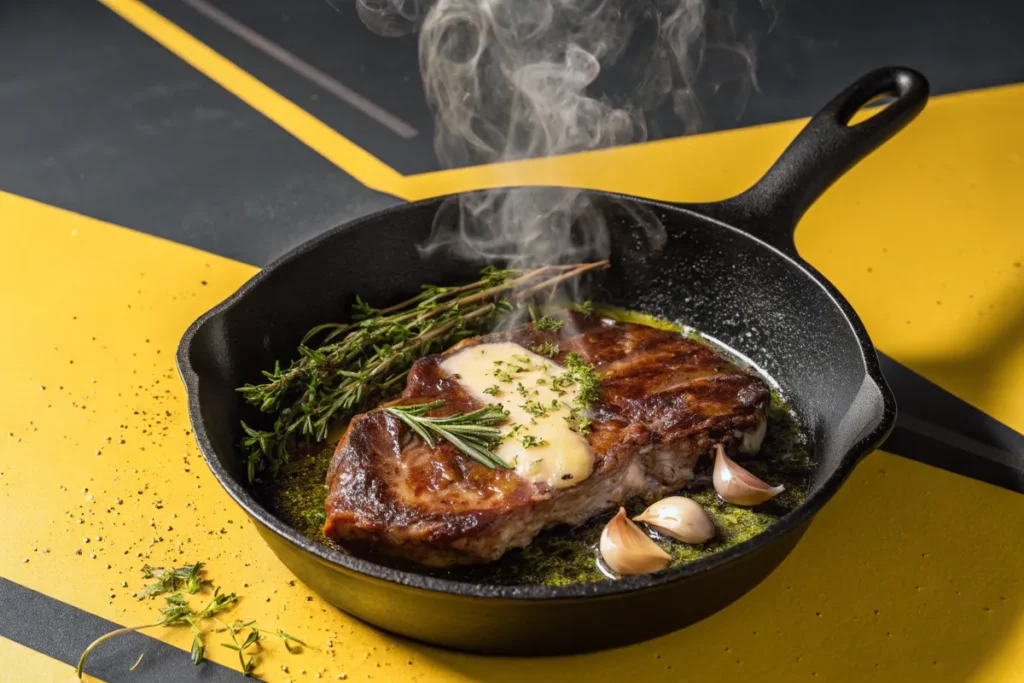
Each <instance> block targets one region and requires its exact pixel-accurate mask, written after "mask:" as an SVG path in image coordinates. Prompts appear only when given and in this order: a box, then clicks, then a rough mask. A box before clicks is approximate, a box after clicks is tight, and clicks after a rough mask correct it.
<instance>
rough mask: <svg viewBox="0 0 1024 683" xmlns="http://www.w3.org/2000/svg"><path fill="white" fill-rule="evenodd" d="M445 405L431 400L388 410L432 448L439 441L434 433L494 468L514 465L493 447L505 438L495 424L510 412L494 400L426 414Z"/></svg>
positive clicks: (504, 418) (507, 467) (481, 462)
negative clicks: (472, 407) (440, 414)
mask: <svg viewBox="0 0 1024 683" xmlns="http://www.w3.org/2000/svg"><path fill="white" fill-rule="evenodd" d="M443 405H444V401H431V402H430V403H418V404H416V405H409V406H391V407H390V408H386V410H387V412H388V413H389V414H391V415H394V416H395V417H397V418H398V419H399V420H401V421H402V422H404V423H405V424H406V425H408V426H409V429H411V430H413V431H414V432H416V433H417V434H418V435H419V437H420V438H421V439H423V440H424V441H426V442H427V445H428V446H430V447H431V448H433V447H434V446H435V444H436V441H435V438H434V437H440V438H442V439H444V440H445V441H447V442H448V443H450V444H451V445H453V446H455V447H456V448H457V449H459V450H460V451H461V452H462V453H465V454H466V455H468V456H469V457H471V458H473V459H474V460H476V461H477V462H478V463H480V464H481V465H484V466H486V467H489V468H491V469H492V470H493V469H494V468H495V467H501V468H502V469H506V470H508V469H512V466H511V465H509V464H508V463H507V462H505V461H504V460H502V459H501V458H499V457H498V456H497V455H495V454H494V452H493V451H492V450H491V449H493V448H494V447H495V446H496V445H498V443H499V442H500V441H501V439H502V433H501V430H500V429H498V428H497V427H496V426H495V425H499V424H501V423H502V422H504V421H505V420H507V419H508V413H507V412H505V409H504V408H502V407H501V405H500V404H497V405H494V404H492V405H489V406H486V407H484V408H480V409H479V410H474V411H473V412H470V413H455V414H454V415H449V416H447V417H426V414H427V413H428V412H430V411H431V410H433V409H434V408H440V407H441V406H443Z"/></svg>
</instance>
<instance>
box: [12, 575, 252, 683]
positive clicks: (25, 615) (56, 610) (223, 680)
mask: <svg viewBox="0 0 1024 683" xmlns="http://www.w3.org/2000/svg"><path fill="white" fill-rule="evenodd" d="M155 604H156V603H154V605H155ZM154 613H155V610H154ZM121 627H122V624H115V623H114V622H112V621H107V620H106V619H103V618H101V617H98V616H96V615H95V614H91V613H89V612H86V611H85V610H81V609H78V608H77V607H75V606H73V605H69V604H67V603H66V602H61V601H60V600H56V599H54V598H51V597H49V596H47V595H43V594H42V593H39V592H37V591H34V590H32V589H30V588H26V587H24V586H22V585H20V584H17V583H14V582H13V581H10V580H8V579H5V578H3V577H0V636H3V637H4V638H7V639H9V640H13V641H14V642H16V643H19V644H20V645H24V646H25V647H27V648H29V649H31V650H35V651H36V652H39V653H42V654H44V655H46V656H48V657H51V658H53V659H56V660H59V661H62V662H64V663H65V664H68V665H70V666H72V667H74V666H76V665H77V664H78V658H79V656H80V655H81V654H82V651H83V650H84V649H85V648H86V647H87V646H88V645H89V643H91V642H92V641H94V640H96V638H98V637H100V636H101V635H103V634H104V633H109V632H110V631H113V630H115V629H118V628H121ZM221 635H222V634H211V635H210V636H209V637H208V638H207V642H206V647H207V648H210V647H220V646H219V645H218V643H219V642H220V641H219V640H218V638H220V637H221ZM140 654H145V655H146V656H145V657H143V658H142V662H141V663H140V664H139V666H138V667H137V668H136V669H135V671H129V670H128V669H129V668H130V667H131V665H132V663H133V662H134V661H135V660H137V659H138V658H139V655H140ZM2 668H3V667H2V665H0V669H2ZM85 670H86V672H87V673H89V674H90V675H92V676H96V677H97V678H99V679H101V680H104V681H107V683H120V682H122V681H123V682H124V683H140V681H145V683H190V682H192V681H195V682H196V683H200V682H201V683H239V682H240V681H251V680H254V679H251V678H246V677H244V676H243V675H242V674H241V673H239V672H237V671H235V670H233V669H229V668H228V667H226V666H222V665H220V664H217V663H215V662H210V661H205V662H203V663H202V664H200V665H199V666H195V665H193V664H192V660H191V658H190V657H189V654H188V653H187V652H183V651H182V650H179V649H178V648H176V647H172V646H170V645H168V644H166V643H164V642H161V641H159V640H157V639H156V638H151V637H150V636H147V635H145V634H143V633H128V634H126V635H123V636H119V637H117V638H112V639H111V640H109V641H107V642H106V643H104V644H103V645H101V646H100V647H99V648H97V649H96V650H95V651H93V653H92V654H91V655H90V656H89V660H88V662H87V663H86V667H85ZM70 673H71V672H69V674H70ZM72 677H73V676H72Z"/></svg>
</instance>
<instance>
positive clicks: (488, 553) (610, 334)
mask: <svg viewBox="0 0 1024 683" xmlns="http://www.w3.org/2000/svg"><path fill="white" fill-rule="evenodd" d="M494 341H512V342H516V343H518V344H521V345H522V346H524V347H527V348H528V347H530V346H532V345H535V344H539V343H544V342H555V343H557V344H558V345H559V348H560V352H559V354H558V355H556V356H555V357H554V358H553V359H552V360H553V361H554V362H555V363H561V362H562V361H563V360H564V357H565V355H566V354H568V353H569V352H572V351H575V352H577V353H579V354H580V355H581V356H583V357H584V358H585V359H587V360H588V361H589V362H591V363H592V364H594V366H595V368H596V369H597V371H598V373H599V374H600V375H601V388H600V398H599V400H598V402H597V403H596V404H595V405H594V406H591V408H590V410H589V413H588V414H589V415H590V417H591V419H592V420H593V426H592V431H591V433H590V434H589V435H588V437H587V438H588V441H589V442H590V446H591V448H592V450H593V452H594V457H595V467H594V472H593V473H592V474H591V475H590V476H589V477H587V478H586V479H584V480H582V481H580V482H579V483H577V484H575V485H572V486H569V487H566V488H561V489H552V488H551V487H548V486H543V485H535V484H532V483H531V482H528V481H526V480H524V479H522V478H520V477H519V476H518V475H517V474H516V473H515V472H513V471H507V470H501V469H497V470H492V469H488V468H487V467H484V466H483V465H480V464H479V463H477V462H475V461H473V460H471V459H470V458H468V457H466V456H464V455H462V454H461V453H459V452H458V451H457V450H456V449H455V448H454V447H452V446H451V445H450V444H448V443H447V442H443V441H442V442H439V443H438V445H437V446H436V447H435V448H429V447H428V446H427V445H426V444H425V443H423V442H422V441H421V440H420V439H419V438H418V437H416V436H415V435H414V434H412V433H411V431H410V430H408V429H406V428H404V427H403V426H402V425H401V423H400V422H399V421H398V420H397V419H396V418H394V417H393V416H391V415H389V414H387V413H386V412H385V411H383V410H382V409H380V408H378V409H375V410H371V411H370V412H368V413H364V414H362V415H358V416H356V417H355V418H353V420H352V422H351V424H350V425H349V427H348V429H347V430H346V432H345V435H344V436H343V437H342V440H341V442H340V443H339V444H338V447H337V450H336V451H335V454H334V458H333V460H332V462H331V467H330V470H329V472H328V477H327V485H328V488H329V491H328V496H327V500H326V503H325V512H326V515H327V520H326V523H325V525H324V533H325V534H326V535H327V536H328V537H330V538H333V539H335V540H336V541H338V542H340V543H342V544H343V545H345V544H347V545H352V546H364V545H365V546H371V547H373V548H374V549H375V550H376V551H378V552H383V553H385V554H390V555H393V556H397V557H401V558H405V559H408V560H413V561H415V562H418V563H421V564H423V565H427V566H447V565H452V564H463V563H478V562H488V561H492V560H495V559H497V558H499V557H501V555H503V554H504V553H505V552H506V551H508V550H509V549H511V548H517V547H522V546H525V545H527V544H528V543H529V542H530V541H531V540H532V539H533V538H534V537H535V536H536V535H537V534H538V533H540V531H542V530H543V529H544V528H547V527H550V526H554V525H557V524H579V523H581V522H583V521H586V520H587V519H589V518H591V517H593V516H594V515H596V514H600V513H601V512H604V511H606V510H609V509H613V508H614V507H616V506H617V505H619V504H621V503H623V502H624V501H625V500H627V499H629V498H631V497H634V496H636V495H640V494H648V493H659V492H664V491H673V490H677V489H680V488H682V487H684V486H685V485H686V484H687V483H688V482H689V481H690V480H691V478H692V476H693V468H694V465H695V464H696V462H697V459H698V458H699V457H700V456H701V454H703V453H707V452H708V451H710V450H711V448H713V446H714V445H715V444H718V443H721V444H724V445H725V446H726V447H732V446H733V445H735V444H737V443H738V442H739V441H740V440H741V439H742V438H743V436H744V434H750V433H754V432H756V431H757V429H758V426H759V425H760V424H761V423H762V422H763V421H764V419H765V411H766V409H767V405H768V401H769V391H768V387H767V385H766V384H765V382H764V380H763V379H762V378H760V377H759V376H757V375H756V374H754V373H752V372H749V371H746V370H743V369H740V368H738V367H737V366H735V365H734V364H733V363H731V362H730V361H728V360H727V359H725V358H724V357H723V356H721V355H720V354H719V353H717V352H716V351H714V350H713V349H711V348H710V347H708V346H707V345H705V344H702V343H700V342H698V341H695V340H692V339H688V338H686V337H684V336H683V335H681V334H678V333H676V332H671V331H665V330H658V329H655V328H651V327H647V326H644V325H635V324H630V323H619V322H616V321H613V320H610V319H606V318H599V317H597V316H581V315H578V314H573V315H572V316H571V317H570V318H569V324H567V325H565V326H564V327H563V328H562V329H561V330H560V331H558V332H557V333H556V332H550V331H538V330H534V329H533V327H532V325H527V326H524V327H522V328H518V329H516V330H512V331H510V332H504V333H498V334H491V335H485V336H482V337H476V338H473V339H468V340H465V341H464V342H462V343H460V344H459V345H458V346H456V347H454V348H452V349H449V350H448V351H446V352H444V353H442V354H437V355H434V356H429V357H426V358H423V359H421V360H420V361H417V363H416V364H415V365H414V366H413V368H412V370H411V372H410V373H409V378H408V381H407V385H406V389H405V391H404V392H403V393H402V395H401V397H399V398H398V399H396V401H394V403H397V404H403V403H421V402H424V401H429V400H434V399H436V398H443V399H444V400H445V405H444V406H443V407H441V408H439V409H437V410H436V411H435V412H434V413H433V414H435V415H444V414H450V413H454V412H461V411H466V410H472V409H475V408H478V407H480V406H481V405H482V404H480V403H479V402H478V401H477V400H476V399H475V398H473V397H472V396H470V395H469V394H468V393H467V392H466V391H465V390H464V389H463V388H462V387H461V385H460V384H459V383H458V382H457V381H456V380H455V379H453V378H452V377H449V376H448V375H446V374H445V372H444V371H443V370H442V369H441V367H440V364H441V362H442V361H443V360H444V359H445V358H446V357H448V356H450V355H451V354H453V353H457V352H459V351H460V350H462V349H464V348H465V347H466V346H471V345H474V344H480V343H487V342H494Z"/></svg>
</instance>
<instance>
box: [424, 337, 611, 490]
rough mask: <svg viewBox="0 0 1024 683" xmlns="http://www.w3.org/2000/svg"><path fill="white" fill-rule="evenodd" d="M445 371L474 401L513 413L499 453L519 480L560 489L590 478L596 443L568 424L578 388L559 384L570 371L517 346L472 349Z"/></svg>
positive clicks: (499, 344)
mask: <svg viewBox="0 0 1024 683" xmlns="http://www.w3.org/2000/svg"><path fill="white" fill-rule="evenodd" d="M441 368H442V369H444V371H445V372H447V373H448V374H449V375H452V376H457V377H458V382H459V384H461V385H462V387H463V388H464V389H465V390H466V391H467V392H468V393H469V394H470V395H472V396H473V397H474V398H476V399H478V400H479V401H481V402H482V403H487V404H501V405H502V406H503V407H504V408H505V410H507V411H508V414H509V420H508V422H507V423H505V424H504V425H503V426H502V431H503V432H504V433H505V438H504V439H503V440H502V442H501V443H500V444H499V445H498V446H497V447H496V448H495V449H494V453H495V455H497V456H498V457H499V458H501V459H502V460H504V461H505V462H507V463H508V464H509V465H511V466H512V467H513V468H515V470H516V473H517V474H519V476H521V477H523V478H524V479H527V480H529V481H532V482H534V483H544V484H548V485H550V486H553V487H555V488H562V487H566V486H572V485H573V484H576V483H578V482H579V481H580V480H582V479H586V478H587V477H589V476H590V473H591V472H592V471H593V470H594V454H593V452H592V451H591V450H590V444H588V443H587V440H586V439H584V438H583V437H582V436H580V435H579V434H577V433H576V432H574V431H573V430H572V429H570V427H569V423H568V421H567V420H566V418H568V417H569V413H570V410H571V408H572V406H573V402H574V401H575V399H576V394H577V391H578V388H577V386H576V385H575V383H573V384H569V385H568V386H560V387H559V386H555V385H554V380H555V379H556V378H557V377H559V376H560V375H562V374H563V373H564V372H565V368H563V367H561V366H559V365H555V364H554V363H553V362H551V360H550V359H548V358H545V357H544V356H541V355H539V354H536V353H533V352H532V351H530V350H528V349H526V348H524V347H522V346H520V345H519V344H514V343H512V342H494V343H490V344H477V345H476V346H470V347H467V348H465V349H463V350H462V351H459V352H458V353H456V354H453V355H451V356H449V357H448V358H446V359H445V360H444V361H443V362H442V363H441Z"/></svg>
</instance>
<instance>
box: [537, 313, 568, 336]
mask: <svg viewBox="0 0 1024 683" xmlns="http://www.w3.org/2000/svg"><path fill="white" fill-rule="evenodd" d="M563 325H565V322H564V321H562V320H558V319H557V318H552V317H551V316H548V315H546V316H544V317H543V318H541V319H540V320H538V321H537V322H535V323H534V324H533V329H535V330H541V331H544V330H550V331H551V332H558V330H560V329H562V326H563Z"/></svg>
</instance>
